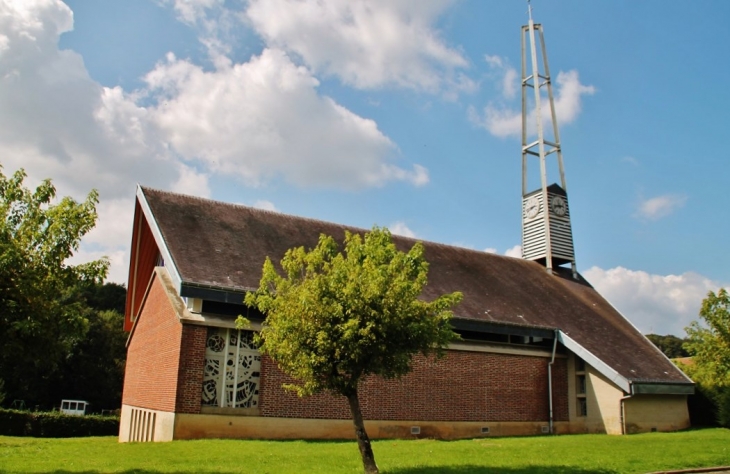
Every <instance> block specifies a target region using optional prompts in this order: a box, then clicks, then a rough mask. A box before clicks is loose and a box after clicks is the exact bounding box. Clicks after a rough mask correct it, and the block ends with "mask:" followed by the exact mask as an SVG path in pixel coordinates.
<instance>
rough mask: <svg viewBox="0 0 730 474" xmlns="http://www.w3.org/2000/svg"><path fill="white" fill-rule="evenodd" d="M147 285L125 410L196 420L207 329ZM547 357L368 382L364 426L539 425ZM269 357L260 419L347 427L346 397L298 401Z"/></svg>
mask: <svg viewBox="0 0 730 474" xmlns="http://www.w3.org/2000/svg"><path fill="white" fill-rule="evenodd" d="M154 278H155V279H154V280H153V282H152V286H151V288H150V291H149V294H148V296H147V300H146V301H145V303H144V308H143V311H142V314H141V315H140V318H139V321H138V322H137V326H136V327H135V329H134V334H133V336H132V339H131V341H130V345H129V348H128V353H127V370H126V374H125V380H124V394H123V403H124V404H125V405H131V406H135V407H141V408H147V409H152V410H161V411H168V412H173V411H174V412H176V413H200V411H201V410H200V408H201V390H202V382H203V369H204V367H203V365H204V361H205V343H206V337H207V328H206V327H203V326H196V325H189V324H185V325H183V324H181V323H180V321H179V319H178V317H177V315H176V314H175V309H174V308H173V306H172V304H171V302H170V300H169V297H168V295H167V293H166V292H165V290H164V288H163V286H162V285H161V282H160V281H159V279H158V278H157V277H154ZM548 360H549V359H547V358H545V357H535V356H528V355H507V354H496V353H486V352H468V351H447V356H446V357H445V358H443V359H440V360H434V359H426V358H424V357H422V356H418V357H416V359H415V360H414V364H413V371H412V372H411V373H409V374H407V375H406V376H404V377H402V378H401V379H399V380H383V379H381V378H379V377H370V378H368V379H367V380H365V381H364V382H363V384H362V386H361V390H360V405H361V407H362V410H363V415H364V416H365V418H366V419H370V420H410V421H489V422H500V421H505V422H507V421H517V422H520V421H522V422H530V421H543V420H547V419H548V418H549V413H548V383H547V364H548ZM567 378H568V376H567V364H566V359H564V358H559V359H557V360H556V362H555V365H554V367H553V410H554V417H555V418H554V419H555V420H556V421H567V420H568V397H567V393H568V381H567ZM287 382H291V379H290V378H289V377H287V376H286V375H284V374H283V373H282V372H281V371H280V370H279V369H278V368H277V367H276V364H274V363H273V362H272V361H271V359H269V358H268V357H262V361H261V385H260V390H259V393H260V395H259V407H260V415H261V416H265V417H285V418H319V419H349V418H350V411H349V408H348V405H347V402H346V400H345V399H344V397H335V396H331V395H328V394H319V395H315V396H311V397H306V398H299V397H297V395H296V394H294V393H292V392H288V391H285V390H284V389H282V388H281V386H282V384H284V383H287Z"/></svg>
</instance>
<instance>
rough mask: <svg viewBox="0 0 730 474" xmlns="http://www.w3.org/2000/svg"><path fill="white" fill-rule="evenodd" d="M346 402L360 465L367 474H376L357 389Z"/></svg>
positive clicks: (373, 456)
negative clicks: (353, 426) (358, 451)
mask: <svg viewBox="0 0 730 474" xmlns="http://www.w3.org/2000/svg"><path fill="white" fill-rule="evenodd" d="M347 401H348V402H349V403H350V412H352V422H353V424H354V425H355V436H357V447H358V448H360V456H361V457H362V465H363V467H364V468H365V472H366V473H367V474H378V473H379V472H380V471H378V466H377V464H375V455H374V454H373V447H372V446H371V445H370V438H368V434H367V432H366V431H365V423H364V422H363V421H362V412H361V411H360V400H359V399H358V397H357V389H355V391H354V392H353V393H351V394H350V395H348V396H347Z"/></svg>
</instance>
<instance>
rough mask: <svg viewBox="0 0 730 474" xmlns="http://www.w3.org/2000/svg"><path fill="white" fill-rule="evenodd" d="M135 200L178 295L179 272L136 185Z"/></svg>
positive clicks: (180, 287) (180, 285) (145, 199)
mask: <svg viewBox="0 0 730 474" xmlns="http://www.w3.org/2000/svg"><path fill="white" fill-rule="evenodd" d="M137 200H138V201H139V205H140V207H141V208H142V213H143V214H144V217H145V219H147V224H148V225H149V226H150V230H151V231H152V236H153V237H154V238H155V243H156V244H157V248H158V250H159V251H160V254H162V259H163V260H164V261H165V267H166V268H167V271H168V273H169V274H170V278H171V279H172V282H173V284H174V285H175V288H176V289H177V290H178V293H180V290H181V289H182V278H181V277H180V272H179V271H178V269H177V266H176V265H175V261H174V260H173V258H172V254H171V253H170V250H169V249H168V248H167V243H166V242H165V239H164V237H163V236H162V231H161V230H160V227H159V226H158V225H157V221H156V220H155V216H154V214H153V213H152V209H150V205H149V203H148V202H147V197H146V196H145V194H144V188H143V187H142V186H140V185H139V184H138V185H137Z"/></svg>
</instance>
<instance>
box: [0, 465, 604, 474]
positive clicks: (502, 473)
mask: <svg viewBox="0 0 730 474" xmlns="http://www.w3.org/2000/svg"><path fill="white" fill-rule="evenodd" d="M4 472H6V471H3V470H1V469H0V473H4ZM104 472H106V471H68V470H65V469H57V470H55V471H47V472H44V473H42V474H103V473H104ZM166 472H169V471H166ZM174 472H175V473H176V474H238V473H240V472H241V471H238V470H237V471H199V470H194V471H174ZM304 472H306V469H304ZM381 472H382V473H383V474H617V473H616V471H611V470H605V469H600V470H595V469H582V468H576V467H572V466H528V467H521V468H509V467H508V468H505V467H499V466H496V467H485V466H477V465H465V466H428V467H404V468H394V469H382V470H381ZM117 474H162V473H161V471H155V470H150V469H129V470H126V471H122V472H119V473H117Z"/></svg>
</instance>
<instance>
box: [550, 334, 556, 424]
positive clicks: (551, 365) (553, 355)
mask: <svg viewBox="0 0 730 474" xmlns="http://www.w3.org/2000/svg"><path fill="white" fill-rule="evenodd" d="M557 348H558V330H557V329H556V330H555V335H554V337H553V354H552V357H551V358H550V362H548V406H549V407H550V426H549V429H550V434H554V431H553V364H554V363H555V351H556V350H557Z"/></svg>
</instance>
